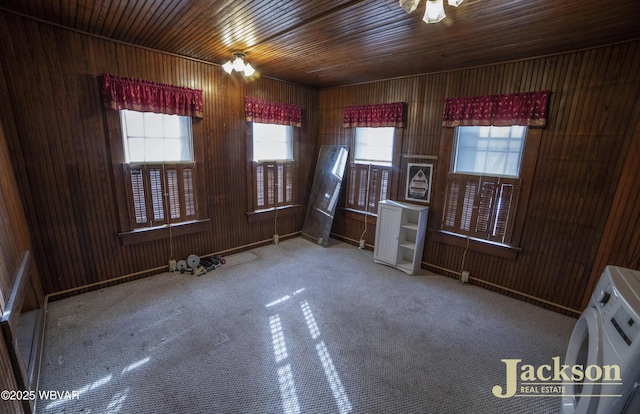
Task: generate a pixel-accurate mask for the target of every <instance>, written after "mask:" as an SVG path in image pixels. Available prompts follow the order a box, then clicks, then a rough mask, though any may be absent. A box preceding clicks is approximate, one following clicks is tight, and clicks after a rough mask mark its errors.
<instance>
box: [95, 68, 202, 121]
mask: <svg viewBox="0 0 640 414" xmlns="http://www.w3.org/2000/svg"><path fill="white" fill-rule="evenodd" d="M101 89H102V100H103V103H104V106H105V107H106V108H111V109H115V110H121V109H131V110H134V111H140V112H155V113H160V114H168V115H182V116H190V117H192V118H202V91H201V90H199V89H189V88H181V87H178V86H172V85H164V84H161V83H155V82H148V81H144V80H139V79H133V78H125V77H121V76H115V75H110V74H108V73H103V74H102V79H101Z"/></svg>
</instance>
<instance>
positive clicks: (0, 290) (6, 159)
mask: <svg viewBox="0 0 640 414" xmlns="http://www.w3.org/2000/svg"><path fill="white" fill-rule="evenodd" d="M2 79H3V78H0V91H4V86H5V85H4V82H3V80H2ZM29 250H31V244H30V241H29V231H28V228H27V221H26V219H25V215H24V211H23V208H22V202H21V200H20V193H19V190H18V186H17V183H16V179H15V176H14V173H13V167H12V165H11V158H10V156H9V150H8V147H7V142H6V139H5V132H4V128H3V126H2V123H1V122H0V315H2V314H3V313H4V311H5V309H6V306H7V303H8V301H9V297H10V294H11V291H12V289H13V286H14V282H15V279H16V275H17V271H18V268H19V267H20V263H21V261H22V258H23V255H24V253H25V252H26V251H29ZM32 271H33V272H34V273H33V279H32V281H33V283H34V284H35V285H34V289H35V291H36V292H38V295H39V298H38V300H37V301H38V302H39V303H42V299H43V295H42V289H41V287H40V284H39V276H38V274H37V268H36V267H35V266H33V268H32ZM35 303H36V299H35V298H33V297H29V296H28V297H27V298H25V302H24V304H23V310H25V311H27V310H31V309H34V307H35ZM0 390H18V385H17V383H16V379H15V377H14V375H13V371H12V368H11V360H10V357H9V350H8V349H7V346H6V341H5V337H4V333H3V331H2V330H1V329H0ZM0 408H1V409H0V412H2V413H21V412H23V411H22V405H21V404H20V402H19V401H2V400H0Z"/></svg>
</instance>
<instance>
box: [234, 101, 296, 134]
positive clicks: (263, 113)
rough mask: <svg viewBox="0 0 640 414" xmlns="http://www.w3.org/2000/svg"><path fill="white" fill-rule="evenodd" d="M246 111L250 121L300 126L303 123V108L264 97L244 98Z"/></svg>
mask: <svg viewBox="0 0 640 414" xmlns="http://www.w3.org/2000/svg"><path fill="white" fill-rule="evenodd" d="M244 112H245V116H246V117H247V121H248V122H260V123H262V124H279V125H291V126H295V127H300V126H301V125H302V108H300V107H299V106H297V105H288V104H283V103H277V102H267V101H263V100H262V99H256V98H249V97H245V98H244Z"/></svg>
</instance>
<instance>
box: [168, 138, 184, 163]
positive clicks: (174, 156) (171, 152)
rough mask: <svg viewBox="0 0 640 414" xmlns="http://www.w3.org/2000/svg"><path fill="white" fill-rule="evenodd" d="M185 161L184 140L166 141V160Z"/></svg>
mask: <svg viewBox="0 0 640 414" xmlns="http://www.w3.org/2000/svg"><path fill="white" fill-rule="evenodd" d="M182 159H184V153H183V145H182V140H181V139H180V138H178V139H164V160H165V161H180V160H182Z"/></svg>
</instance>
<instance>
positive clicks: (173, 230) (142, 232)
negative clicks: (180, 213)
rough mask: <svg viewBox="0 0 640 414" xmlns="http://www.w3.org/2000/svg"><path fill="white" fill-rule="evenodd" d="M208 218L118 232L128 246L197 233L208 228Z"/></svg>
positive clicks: (123, 242)
mask: <svg viewBox="0 0 640 414" xmlns="http://www.w3.org/2000/svg"><path fill="white" fill-rule="evenodd" d="M210 221H211V220H210V219H202V220H191V221H184V222H182V223H175V224H172V225H164V226H156V227H146V228H142V229H135V230H131V231H126V232H122V233H118V236H120V240H122V244H123V245H125V246H130V245H132V244H137V243H144V242H149V241H153V240H161V239H168V238H169V237H176V236H184V235H187V234H193V233H198V232H201V231H205V230H206V229H207V228H209V222H210Z"/></svg>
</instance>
